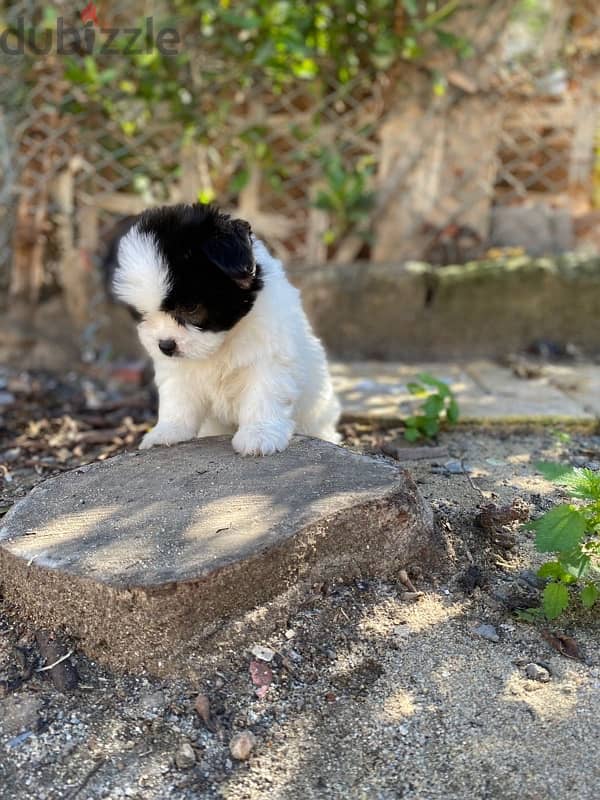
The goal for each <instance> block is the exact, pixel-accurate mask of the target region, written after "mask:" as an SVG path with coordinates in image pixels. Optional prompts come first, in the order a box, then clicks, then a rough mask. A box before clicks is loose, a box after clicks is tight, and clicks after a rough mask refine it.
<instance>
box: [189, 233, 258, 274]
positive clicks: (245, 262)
mask: <svg viewBox="0 0 600 800" xmlns="http://www.w3.org/2000/svg"><path fill="white" fill-rule="evenodd" d="M251 234H252V229H251V228H250V225H249V224H248V223H247V222H246V221H245V220H243V219H234V220H230V221H229V224H228V226H227V229H226V230H222V231H219V233H218V234H217V235H216V236H211V238H210V239H207V240H206V241H204V242H203V243H202V252H203V253H204V255H205V256H206V257H207V258H209V259H210V260H211V261H212V262H213V264H216V265H217V267H219V269H221V270H222V271H223V272H224V273H225V274H226V275H227V276H228V277H229V278H231V280H232V281H235V283H237V284H238V286H241V287H242V289H249V288H250V286H251V285H252V281H253V280H254V274H255V272H256V262H255V261H254V253H253V252H252V241H251V238H250V236H251Z"/></svg>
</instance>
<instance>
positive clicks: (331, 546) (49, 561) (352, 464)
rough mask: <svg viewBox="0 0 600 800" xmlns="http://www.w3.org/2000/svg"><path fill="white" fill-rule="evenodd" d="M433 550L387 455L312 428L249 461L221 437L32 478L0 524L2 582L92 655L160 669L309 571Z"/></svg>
mask: <svg viewBox="0 0 600 800" xmlns="http://www.w3.org/2000/svg"><path fill="white" fill-rule="evenodd" d="M442 550H443V548H441V545H440V542H439V540H438V538H437V536H436V534H435V533H434V528H433V522H432V514H431V511H430V509H429V507H428V506H427V505H426V504H425V503H424V501H423V500H422V498H421V496H420V494H419V492H418V489H417V487H416V485H415V484H414V483H413V481H412V480H411V478H410V476H409V475H408V474H407V473H406V472H404V471H402V470H401V469H400V468H399V467H398V466H396V465H395V464H392V463H389V462H387V461H385V460H383V459H374V458H369V457H366V456H362V455H359V454H356V453H352V452H350V451H349V450H347V449H344V448H341V447H337V446H335V445H332V444H329V443H326V442H319V441H316V440H312V439H308V438H306V437H295V439H294V440H293V442H292V443H291V445H290V447H289V449H288V450H286V451H285V452H284V453H280V454H278V455H276V456H271V457H268V458H248V459H242V458H240V457H239V456H238V455H237V454H235V453H234V452H233V450H232V448H231V442H230V440H229V438H228V437H215V438H210V439H203V440H198V441H195V442H190V443H186V444H183V445H178V446H176V447H170V448H165V447H162V448H154V449H152V450H149V451H146V452H143V453H129V454H126V455H122V456H118V457H116V458H114V459H110V460H107V461H104V462H101V463H96V464H93V465H90V466H89V467H85V468H82V469H78V470H75V471H73V472H70V473H65V474H63V475H61V476H59V477H57V478H53V479H50V480H48V481H45V482H44V483H42V484H40V485H39V486H38V487H36V488H35V489H34V490H33V491H32V492H31V494H30V495H29V496H28V497H27V498H25V499H24V500H23V501H21V502H20V503H18V504H17V505H16V506H15V507H14V508H13V509H11V511H10V512H9V513H8V514H7V515H6V517H5V518H4V522H3V526H2V528H0V589H1V591H2V593H3V595H4V598H5V600H6V601H7V602H9V603H10V604H12V605H13V606H15V607H16V608H17V609H18V610H19V611H20V612H21V613H22V614H23V615H24V616H26V617H27V618H29V619H30V620H31V621H33V622H34V624H35V625H37V626H38V627H42V628H48V627H55V626H63V627H64V628H65V629H66V630H67V632H68V633H69V634H71V635H73V636H76V637H77V638H78V639H80V642H81V644H82V647H83V648H84V650H86V652H88V653H89V655H91V656H92V657H94V658H97V659H99V660H101V661H103V662H105V663H108V664H109V665H112V666H117V667H128V668H139V667H140V666H141V665H144V666H146V667H147V668H149V669H151V670H154V671H156V672H165V671H166V672H169V671H170V669H171V668H172V667H173V663H172V662H173V659H172V658H171V656H172V655H173V653H177V652H178V651H180V650H181V649H182V648H185V646H186V643H187V642H188V641H190V640H191V638H192V637H195V642H196V644H195V645H194V646H195V647H197V646H198V642H200V643H201V642H202V641H203V640H204V639H205V638H206V637H208V636H210V635H212V634H213V633H214V632H215V630H216V629H218V628H219V627H220V626H223V625H224V624H225V623H226V622H227V621H228V620H229V619H231V618H235V617H236V616H238V617H239V616H240V615H241V614H243V612H246V611H248V610H250V609H253V608H255V607H257V606H259V605H260V604H264V603H267V602H269V601H270V600H272V599H273V598H275V597H277V596H280V595H282V594H283V593H285V592H288V593H289V592H290V591H291V594H289V595H288V599H289V602H290V603H292V605H293V602H300V600H301V598H302V594H303V592H304V591H305V590H306V589H307V587H309V586H311V585H312V584H314V583H315V582H322V581H330V580H338V579H348V578H353V577H356V576H359V575H374V576H375V575H376V576H381V577H384V576H390V575H392V574H394V573H395V571H396V570H397V569H399V568H400V567H401V566H406V565H407V564H410V563H413V562H418V563H419V564H420V566H421V567H425V568H427V567H429V566H432V565H433V564H434V563H435V562H436V561H437V560H438V559H439V558H440V557H441V554H442ZM285 611H286V613H289V611H290V608H289V604H287V603H286V608H285ZM273 621H274V618H273V619H271V622H273Z"/></svg>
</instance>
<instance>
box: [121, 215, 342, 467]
mask: <svg viewBox="0 0 600 800" xmlns="http://www.w3.org/2000/svg"><path fill="white" fill-rule="evenodd" d="M113 288H114V292H115V294H116V296H117V297H118V298H119V299H120V300H122V301H123V302H124V303H126V304H127V305H128V306H129V307H130V309H131V311H132V313H133V314H134V316H135V317H136V319H137V321H138V333H139V337H140V340H141V342H142V344H143V345H144V347H145V348H146V350H147V351H148V353H149V354H150V356H151V357H152V360H153V362H154V369H155V380H156V384H157V387H158V393H159V413H158V423H157V425H156V427H155V428H153V430H151V431H150V432H149V433H147V434H146V436H145V437H144V438H143V440H142V442H141V445H140V447H142V448H147V447H152V446H153V445H159V444H174V443H175V442H181V441H185V440H187V439H192V438H193V437H196V436H211V435H216V434H224V433H232V434H234V436H233V447H234V449H235V450H237V452H238V453H241V454H242V455H268V454H270V453H275V452H277V451H280V450H284V449H285V448H286V447H287V445H288V443H289V441H290V437H291V436H292V434H293V433H303V434H308V435H310V436H316V437H318V438H320V439H326V440H328V441H332V442H337V441H338V440H339V436H338V434H337V433H336V423H337V420H338V417H339V404H338V401H337V399H336V397H335V395H334V393H333V389H332V386H331V380H330V377H329V372H328V368H327V361H326V358H325V353H324V350H323V347H322V345H321V343H320V341H319V340H318V339H317V338H316V336H315V335H314V334H313V332H312V330H311V328H310V324H309V322H308V320H307V318H306V316H305V314H304V311H303V309H302V304H301V301H300V296H299V293H298V291H297V290H296V289H295V288H294V287H293V286H292V285H291V284H290V283H289V282H288V280H287V278H286V276H285V273H284V271H283V268H282V265H281V263H280V262H279V261H278V260H277V259H275V258H273V257H272V256H271V255H270V254H269V253H268V251H267V249H266V248H265V246H264V245H263V243H262V242H260V241H258V240H256V239H255V238H254V237H253V236H252V234H251V230H250V226H249V225H248V223H247V222H244V221H243V220H239V219H232V218H231V217H229V216H228V215H226V214H223V213H221V212H220V211H219V210H218V209H216V208H214V207H210V206H204V205H199V204H194V205H176V206H167V207H164V208H156V209H151V210H149V211H146V212H144V213H143V214H141V215H140V217H139V218H138V219H137V221H135V223H134V224H133V225H132V227H131V228H130V229H129V231H128V233H126V234H125V235H124V236H123V238H122V239H121V242H120V245H119V249H118V267H117V269H116V271H115V275H114V278H113Z"/></svg>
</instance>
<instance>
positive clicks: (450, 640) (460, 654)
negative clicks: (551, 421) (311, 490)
mask: <svg viewBox="0 0 600 800" xmlns="http://www.w3.org/2000/svg"><path fill="white" fill-rule="evenodd" d="M0 380H2V381H4V383H3V384H0V400H2V399H3V402H4V405H3V407H2V408H0V418H1V421H0V437H1V438H0V465H2V466H0V473H1V474H2V476H3V478H2V482H0V511H6V510H7V509H8V508H9V507H10V505H11V504H12V503H13V502H14V501H15V499H17V498H18V497H19V496H22V495H23V494H24V493H26V492H27V491H28V490H29V489H30V488H31V486H32V485H33V484H34V483H36V482H37V481H39V480H41V479H42V478H43V477H45V476H46V475H51V474H54V472H55V471H56V470H61V469H65V468H69V467H71V466H75V465H77V464H78V463H83V462H85V461H86V460H88V461H89V460H93V459H95V458H102V457H106V456H107V455H110V454H112V453H113V452H117V451H119V450H120V449H123V448H127V447H133V446H135V442H136V441H137V439H138V438H139V436H140V435H141V433H142V432H143V430H145V428H146V427H147V425H148V422H149V420H150V419H151V416H152V407H151V401H150V399H149V395H148V391H147V389H145V388H143V387H141V386H138V376H137V375H136V374H132V375H119V376H117V377H115V376H113V379H111V380H112V382H111V380H109V379H108V378H107V377H106V376H96V378H94V377H93V376H92V377H91V378H89V379H87V382H85V381H84V382H83V383H82V381H81V379H80V378H79V377H77V376H75V375H73V376H70V378H69V380H67V381H66V382H63V383H58V382H56V381H54V379H51V378H49V377H48V376H42V375H30V374H27V375H14V374H11V375H9V374H6V375H5V376H4V378H2V377H1V376H0ZM2 392H4V393H5V395H4V397H3V398H2ZM344 433H345V443H346V445H347V446H351V447H355V448H360V449H363V450H366V451H368V452H373V451H375V452H377V453H379V457H385V456H383V455H382V454H381V446H382V444H384V443H385V442H386V441H390V440H393V439H394V438H395V437H397V435H398V431H394V430H391V431H385V432H384V431H376V430H372V429H371V428H369V426H366V425H365V426H361V425H346V426H345V427H344ZM437 445H438V448H439V447H441V448H443V449H442V450H439V449H438V450H435V451H433V452H432V455H431V456H430V457H428V458H424V459H420V460H409V461H407V462H406V464H405V466H407V467H408V468H409V469H410V470H411V472H412V474H413V475H414V477H415V478H416V480H417V482H418V483H419V484H420V487H421V490H422V492H423V494H424V495H425V497H426V498H427V499H428V500H429V501H430V502H431V504H432V506H433V508H434V510H435V513H436V521H437V524H438V525H439V526H441V528H442V530H443V531H444V532H445V533H446V535H447V538H448V542H449V545H450V563H449V565H448V575H446V576H442V577H440V576H432V575H421V574H419V572H418V570H415V571H414V572H413V573H412V574H411V576H410V577H411V578H412V581H413V583H414V584H415V587H416V589H417V590H419V592H422V594H419V595H418V596H417V597H414V596H411V592H410V591H409V592H408V594H407V585H405V584H402V583H400V582H398V583H396V584H392V583H383V582H377V581H357V582H355V583H353V584H352V585H329V586H320V587H315V593H314V596H313V597H312V598H310V599H309V601H308V602H307V603H306V604H305V605H304V607H303V608H302V609H301V611H300V612H298V613H297V614H295V615H293V616H291V617H290V618H289V619H288V622H287V626H286V627H285V628H283V629H281V630H280V631H277V633H276V634H275V635H273V636H272V637H271V638H269V639H267V640H265V641H260V642H257V643H256V644H257V645H261V646H262V647H263V648H267V649H266V650H264V651H262V653H260V652H259V651H255V652H254V653H252V652H250V651H237V650H235V649H233V648H232V649H230V650H227V648H225V649H224V650H223V651H222V652H220V653H219V654H218V658H215V656H214V654H207V656H206V668H205V669H203V670H199V671H198V674H197V677H196V678H195V679H191V680H188V681H183V680H178V681H167V680H157V679H154V678H152V677H151V676H149V675H146V674H137V675H117V674H113V673H110V672H108V671H106V670H105V669H103V668H102V667H100V666H99V665H97V664H95V663H93V662H90V661H89V660H88V659H86V658H85V657H84V656H83V655H82V654H81V653H80V652H78V651H77V643H76V642H67V643H66V646H67V647H68V648H69V649H73V650H74V653H73V654H72V655H71V656H70V658H69V659H68V660H67V661H68V663H69V664H70V665H72V667H74V668H75V669H76V670H77V673H78V678H77V680H76V681H75V682H76V684H77V685H76V688H73V689H70V690H67V691H62V692H61V691H59V690H58V689H57V688H56V687H55V685H54V684H53V680H52V678H51V676H52V674H53V673H54V672H55V670H52V671H42V672H40V671H37V670H39V669H40V667H41V666H43V664H44V661H43V658H42V655H41V653H40V649H39V640H36V638H35V631H32V630H29V629H28V628H27V627H26V626H25V625H24V624H23V623H22V622H21V621H19V620H18V619H16V618H15V617H14V615H12V614H11V609H10V608H8V607H7V605H6V603H3V602H2V601H1V600H0V798H2V800H4V798H6V800H9V798H10V800H21V799H22V798H23V799H24V798H32V800H58V798H78V799H79V800H83V799H84V798H90V800H91V799H92V798H94V799H96V798H123V797H131V798H138V799H139V800H159V799H161V798H182V800H187V799H191V798H225V799H226V800H259V798H260V799H261V800H262V798H269V799H270V798H277V799H279V798H281V800H297V799H298V800H300V798H302V800H310V799H312V798H315V799H316V798H319V800H320V799H321V798H340V799H341V798H368V799H369V800H388V799H389V800H392V798H394V799H395V798H406V799H407V800H438V799H439V800H442V798H443V799H444V800H464V799H465V798H469V799H471V798H489V799H490V800H491V799H495V798H502V799H503V800H504V799H506V800H511V799H512V798H515V799H516V798H519V800H546V798H564V797H565V796H567V795H570V796H573V797H576V798H578V800H587V799H588V798H589V799H590V800H591V799H592V798H596V797H597V796H598V785H599V781H600V767H599V766H598V765H599V764H600V735H599V734H600V691H599V690H600V640H599V637H598V633H599V629H600V619H599V617H598V613H597V612H596V613H595V614H594V613H592V612H588V613H583V612H581V611H579V610H576V611H574V612H572V613H571V614H569V615H566V616H565V617H563V618H561V619H560V620H558V621H557V622H556V623H555V624H552V625H549V626H544V625H543V624H541V623H540V624H535V625H533V624H528V623H525V622H522V621H520V620H519V619H518V618H517V616H516V615H515V609H517V608H526V607H528V606H533V605H536V604H537V603H538V601H539V589H540V586H539V582H538V580H537V578H536V577H535V573H534V570H535V569H536V566H537V565H538V563H539V561H538V557H537V556H536V555H535V553H534V552H533V549H532V546H531V534H529V533H528V532H527V531H525V530H523V529H522V528H521V526H520V525H519V523H518V522H514V523H510V524H508V525H505V526H502V525H499V524H498V525H496V526H494V527H492V528H489V527H487V528H486V527H483V528H482V527H481V526H480V525H479V524H477V521H476V517H477V514H478V511H479V509H480V507H481V506H482V505H485V504H486V503H489V502H495V503H496V504H497V505H505V504H510V503H511V502H512V501H514V500H516V499H518V500H519V502H520V505H518V506H517V507H518V508H520V509H525V510H526V511H527V512H528V513H529V514H530V515H531V516H534V517H535V516H536V515H539V514H540V513H541V512H542V511H544V510H546V509H547V508H549V507H550V506H551V505H552V504H553V503H554V502H556V501H559V500H560V497H561V492H560V490H559V489H557V488H556V486H554V485H551V484H549V483H548V482H547V481H546V480H544V479H543V478H542V477H541V476H539V475H538V474H536V471H535V468H534V465H533V463H534V462H535V461H536V460H538V459H540V458H546V459H557V460H559V459H560V460H563V461H569V462H571V463H574V464H577V465H582V464H585V465H587V466H589V467H591V468H592V469H600V436H598V435H594V434H591V433H587V434H584V433H579V434H577V433H571V434H569V433H566V432H564V431H557V430H549V429H539V430H537V431H534V430H525V429H523V430H512V431H508V430H498V429H489V430H483V429H477V430H475V429H462V428H459V429H458V430H455V431H453V432H450V433H445V434H443V435H442V436H441V437H440V440H439V442H438V443H437ZM408 589H409V590H410V586H408ZM481 626H483V627H481ZM548 631H549V632H550V633H553V634H564V635H567V636H570V637H572V639H573V640H574V641H575V642H576V643H577V645H578V646H579V648H580V650H581V654H582V659H572V658H568V657H566V656H565V655H562V654H560V653H559V652H558V651H557V650H556V649H555V648H554V647H553V646H552V645H551V644H550V643H549V642H548V640H547V638H545V637H546V636H547V633H548ZM257 653H258V655H257ZM259 655H262V656H263V658H262V659H261V658H260V657H259ZM265 659H267V661H265ZM268 659H270V660H268ZM215 664H216V665H218V666H215ZM534 665H536V666H534ZM259 684H261V685H259ZM198 695H203V696H204V699H203V701H202V702H203V703H204V707H205V712H204V720H203V719H202V718H201V715H200V714H199V713H198V711H197V710H196V709H195V705H196V703H197V699H198ZM207 705H208V712H207V711H206V706H207ZM240 732H251V733H252V734H253V736H254V737H255V741H254V746H253V748H252V751H251V753H250V756H249V758H248V759H247V760H245V761H240V760H237V759H235V758H233V756H232V754H231V752H230V742H231V739H232V737H233V736H234V735H235V734H236V733H240Z"/></svg>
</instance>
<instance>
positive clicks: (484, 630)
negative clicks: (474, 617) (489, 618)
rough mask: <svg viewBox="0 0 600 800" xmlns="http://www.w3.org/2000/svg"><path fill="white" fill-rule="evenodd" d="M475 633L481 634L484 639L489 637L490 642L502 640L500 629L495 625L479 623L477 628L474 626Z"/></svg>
mask: <svg viewBox="0 0 600 800" xmlns="http://www.w3.org/2000/svg"><path fill="white" fill-rule="evenodd" d="M473 633H475V634H477V636H481V638H482V639H487V640H488V641H489V642H499V641H500V637H499V636H498V631H497V630H496V628H494V626H493V625H478V626H477V627H476V628H473Z"/></svg>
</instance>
